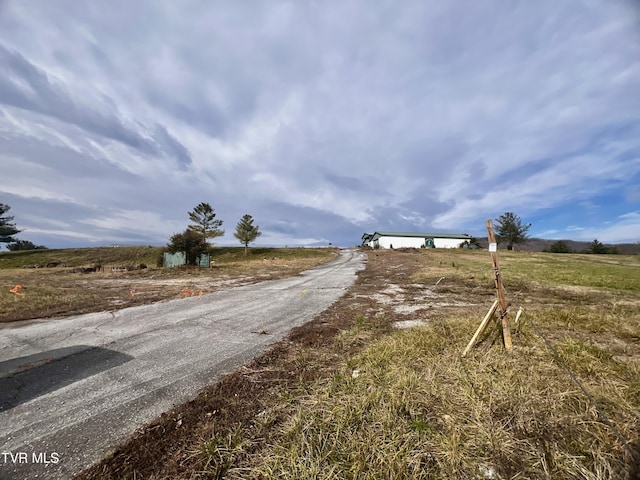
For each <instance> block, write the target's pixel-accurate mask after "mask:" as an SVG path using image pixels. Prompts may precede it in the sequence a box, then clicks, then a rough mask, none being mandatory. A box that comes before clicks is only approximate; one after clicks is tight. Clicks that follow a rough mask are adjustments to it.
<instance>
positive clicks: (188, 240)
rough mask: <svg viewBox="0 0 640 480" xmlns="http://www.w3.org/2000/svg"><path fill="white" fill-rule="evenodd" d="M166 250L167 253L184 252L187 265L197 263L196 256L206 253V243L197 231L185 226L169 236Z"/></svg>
mask: <svg viewBox="0 0 640 480" xmlns="http://www.w3.org/2000/svg"><path fill="white" fill-rule="evenodd" d="M167 251H168V252H169V253H176V252H184V253H185V255H186V257H187V258H186V260H187V265H197V264H198V257H199V256H200V255H202V254H203V253H207V244H206V243H203V242H202V237H201V236H200V234H199V233H198V232H196V231H194V230H191V229H188V228H187V229H186V230H185V231H184V232H182V233H175V234H173V235H172V236H171V238H170V239H169V244H168V245H167Z"/></svg>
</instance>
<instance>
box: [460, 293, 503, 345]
mask: <svg viewBox="0 0 640 480" xmlns="http://www.w3.org/2000/svg"><path fill="white" fill-rule="evenodd" d="M497 308H498V300H496V301H495V302H493V305H491V308H490V309H489V311H488V312H487V314H486V315H485V316H484V318H483V319H482V322H481V323H480V326H479V327H478V329H477V330H476V333H474V334H473V338H471V341H470V342H469V345H467V348H465V349H464V352H462V356H463V357H466V356H467V353H469V350H471V349H472V348H473V346H474V345H475V344H476V342H477V341H478V339H479V338H480V336H481V335H482V334H483V333H484V331H485V330H486V329H487V325H489V321H490V320H491V318H492V317H493V315H494V314H495V313H496V309H497Z"/></svg>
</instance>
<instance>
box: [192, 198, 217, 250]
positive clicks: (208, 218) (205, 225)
mask: <svg viewBox="0 0 640 480" xmlns="http://www.w3.org/2000/svg"><path fill="white" fill-rule="evenodd" d="M189 219H190V220H191V221H192V222H193V225H189V230H191V231H192V232H195V233H197V234H199V235H200V238H202V243H203V244H204V245H206V244H207V238H215V237H221V236H222V235H224V230H221V229H220V227H221V226H222V220H216V212H215V210H214V209H213V208H211V205H209V204H208V203H204V202H203V203H200V204H198V206H196V208H194V209H193V211H192V212H189ZM211 245H213V242H212V243H211Z"/></svg>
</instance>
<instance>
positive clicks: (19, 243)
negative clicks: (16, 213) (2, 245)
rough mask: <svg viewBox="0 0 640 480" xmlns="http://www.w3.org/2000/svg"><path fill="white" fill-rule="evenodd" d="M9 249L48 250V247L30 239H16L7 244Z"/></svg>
mask: <svg viewBox="0 0 640 480" xmlns="http://www.w3.org/2000/svg"><path fill="white" fill-rule="evenodd" d="M7 249H8V250H9V251H11V252H17V251H18V250H46V249H47V247H45V246H44V245H35V244H34V243H33V242H30V241H29V240H18V239H16V241H15V242H13V243H9V244H8V245H7Z"/></svg>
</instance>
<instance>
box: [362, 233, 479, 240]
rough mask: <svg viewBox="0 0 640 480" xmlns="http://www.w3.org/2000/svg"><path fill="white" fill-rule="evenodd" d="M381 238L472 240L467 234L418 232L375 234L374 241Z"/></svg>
mask: <svg viewBox="0 0 640 480" xmlns="http://www.w3.org/2000/svg"><path fill="white" fill-rule="evenodd" d="M380 237H413V238H460V239H470V238H471V236H470V235H467V234H466V233H416V232H375V233H374V234H373V237H372V240H377V239H378V238H380Z"/></svg>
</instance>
